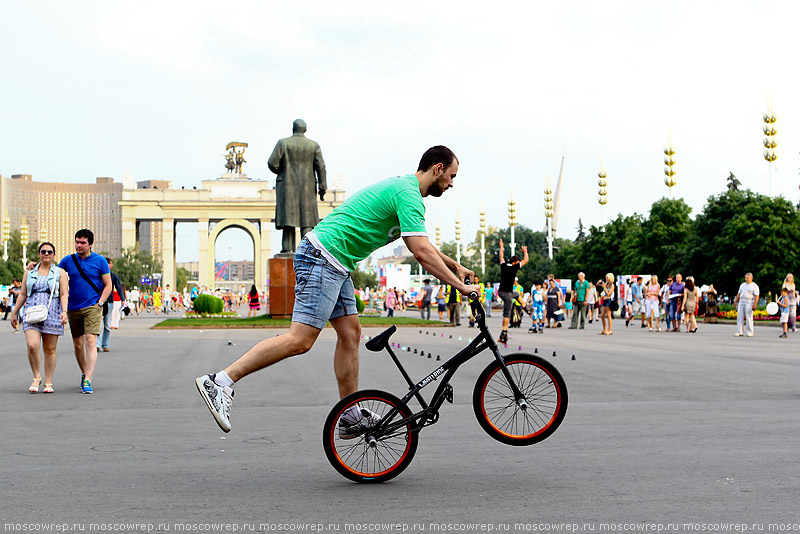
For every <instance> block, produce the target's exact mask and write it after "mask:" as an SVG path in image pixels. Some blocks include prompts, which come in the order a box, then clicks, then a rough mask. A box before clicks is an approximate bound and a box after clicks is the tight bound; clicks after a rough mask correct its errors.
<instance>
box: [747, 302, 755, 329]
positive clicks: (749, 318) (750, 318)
mask: <svg viewBox="0 0 800 534" xmlns="http://www.w3.org/2000/svg"><path fill="white" fill-rule="evenodd" d="M745 312H746V313H745V318H746V319H747V321H746V325H747V335H748V336H753V335H754V334H755V331H754V330H753V307H752V306H747V307H746V309H745Z"/></svg>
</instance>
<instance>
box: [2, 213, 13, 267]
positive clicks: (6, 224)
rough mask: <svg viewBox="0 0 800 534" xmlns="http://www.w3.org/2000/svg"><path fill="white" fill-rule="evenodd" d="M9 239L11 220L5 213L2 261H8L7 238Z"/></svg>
mask: <svg viewBox="0 0 800 534" xmlns="http://www.w3.org/2000/svg"><path fill="white" fill-rule="evenodd" d="M9 239H11V221H10V220H9V219H8V215H7V214H6V215H5V216H4V217H3V261H8V240H9Z"/></svg>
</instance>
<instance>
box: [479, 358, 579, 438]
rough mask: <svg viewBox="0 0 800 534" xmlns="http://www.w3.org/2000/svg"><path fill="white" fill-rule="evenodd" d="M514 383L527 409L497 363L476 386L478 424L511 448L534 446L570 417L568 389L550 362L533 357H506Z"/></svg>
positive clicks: (484, 373) (484, 374) (486, 371)
mask: <svg viewBox="0 0 800 534" xmlns="http://www.w3.org/2000/svg"><path fill="white" fill-rule="evenodd" d="M503 361H504V362H505V364H506V367H507V368H508V370H509V372H510V374H511V377H512V379H513V380H514V382H515V383H516V384H517V387H518V388H519V390H520V391H521V392H522V395H523V396H524V397H525V404H526V405H527V406H526V407H525V409H523V408H522V407H520V405H519V404H518V403H517V402H516V400H515V399H514V393H513V391H512V390H511V386H510V385H509V383H508V381H507V380H506V376H505V374H504V373H503V371H502V369H501V368H500V363H499V362H498V361H496V360H495V361H494V362H492V363H490V364H489V365H488V366H487V367H486V369H484V370H483V372H482V373H481V375H480V376H479V377H478V381H477V382H476V383H475V391H474V393H473V396H472V405H473V408H474V409H475V417H477V418H478V423H480V425H481V427H482V428H483V429H484V430H485V431H486V433H487V434H489V435H490V436H491V437H493V438H494V439H496V440H497V441H500V442H502V443H506V444H508V445H532V444H534V443H538V442H540V441H542V440H544V439H546V438H548V437H549V436H550V435H551V434H552V433H553V432H555V431H556V429H557V428H558V426H559V425H560V424H561V422H562V421H563V420H564V416H565V415H566V413H567V385H566V384H565V383H564V379H563V378H562V377H561V375H560V374H559V372H558V370H556V368H555V367H553V366H552V365H551V364H550V363H549V362H548V361H547V360H545V359H543V358H540V357H538V356H534V355H532V354H524V353H518V354H514V355H509V356H504V357H503Z"/></svg>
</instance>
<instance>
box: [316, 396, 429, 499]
mask: <svg viewBox="0 0 800 534" xmlns="http://www.w3.org/2000/svg"><path fill="white" fill-rule="evenodd" d="M401 404H402V403H401V401H400V399H398V398H397V397H395V396H394V395H392V394H391V393H387V392H385V391H380V390H376V389H367V390H363V391H357V392H355V393H353V394H351V395H348V396H347V397H345V398H343V399H342V400H340V401H339V402H338V403H336V405H335V406H334V407H333V408H332V409H331V411H330V413H329V414H328V417H327V418H326V419H325V426H324V427H323V431H322V446H323V448H324V449H325V456H327V458H328V461H329V462H330V463H331V465H332V466H333V468H334V469H336V471H338V472H339V474H341V475H342V476H344V477H345V478H347V479H350V480H352V481H354V482H360V483H380V482H386V481H387V480H391V479H393V478H394V477H396V476H397V475H399V474H400V473H402V472H403V470H404V469H405V468H406V467H408V465H409V464H410V463H411V460H412V459H413V458H414V454H415V453H416V452H417V443H418V440H419V435H418V432H417V431H411V424H412V423H411V422H409V423H408V424H406V425H404V426H403V427H401V428H399V429H398V430H397V431H396V432H393V433H392V434H391V435H389V436H384V437H383V438H381V439H380V440H379V441H378V442H377V445H376V446H375V447H374V448H372V447H370V446H369V444H368V443H367V439H366V438H367V434H364V435H361V436H358V437H356V438H354V439H348V440H344V439H341V438H340V437H339V418H340V417H341V416H342V414H343V413H344V412H345V410H347V409H348V408H349V407H351V406H355V405H359V406H360V407H361V408H366V409H368V410H371V411H373V412H375V413H377V414H378V415H380V416H381V417H383V416H385V415H386V414H387V413H388V412H389V410H390V409H391V408H393V407H394V408H397V409H398V413H397V414H396V415H395V416H394V418H393V419H394V420H397V421H400V420H401V419H405V418H406V417H410V416H411V415H412V413H411V411H410V410H409V409H408V407H407V406H401Z"/></svg>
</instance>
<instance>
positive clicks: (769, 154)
mask: <svg viewBox="0 0 800 534" xmlns="http://www.w3.org/2000/svg"><path fill="white" fill-rule="evenodd" d="M776 122H778V117H776V116H775V113H774V112H773V110H772V102H770V103H769V106H768V107H767V112H766V113H764V129H763V131H764V135H765V136H766V137H765V138H764V148H766V150H765V151H764V159H765V160H767V163H769V196H772V162H773V161H775V160H776V159H778V151H777V150H775V148H776V147H777V146H778V142H777V141H775V135H776V134H777V133H778V130H776V129H775V123H776Z"/></svg>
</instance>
